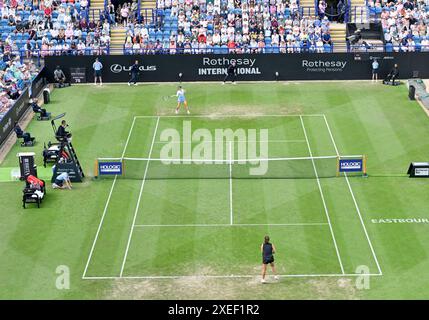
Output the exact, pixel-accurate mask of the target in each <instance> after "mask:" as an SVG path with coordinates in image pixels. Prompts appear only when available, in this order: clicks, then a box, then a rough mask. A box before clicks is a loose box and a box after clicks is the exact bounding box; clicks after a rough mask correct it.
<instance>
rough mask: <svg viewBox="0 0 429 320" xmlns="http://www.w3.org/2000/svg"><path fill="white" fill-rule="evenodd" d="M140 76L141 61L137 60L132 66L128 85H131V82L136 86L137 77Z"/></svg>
mask: <svg viewBox="0 0 429 320" xmlns="http://www.w3.org/2000/svg"><path fill="white" fill-rule="evenodd" d="M138 75H139V61H138V60H136V61H135V62H134V64H133V65H132V66H131V79H130V81H128V85H129V86H130V85H131V82H134V85H135V86H136V85H137V77H138Z"/></svg>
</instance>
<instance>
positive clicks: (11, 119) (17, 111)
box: [0, 70, 46, 146]
mask: <svg viewBox="0 0 429 320" xmlns="http://www.w3.org/2000/svg"><path fill="white" fill-rule="evenodd" d="M44 74H45V71H44V70H42V71H40V72H39V74H38V75H37V77H36V78H34V80H33V82H32V83H31V85H30V86H28V87H27V88H26V89H24V91H23V92H22V94H21V96H20V97H19V98H18V100H16V101H15V103H14V105H13V106H12V108H11V109H10V110H9V111H8V112H7V113H6V115H5V116H4V117H3V119H2V120H1V121H0V146H1V145H2V144H3V142H4V141H5V140H6V139H7V137H8V136H9V134H10V133H11V132H12V131H13V129H14V124H15V122H18V121H19V119H21V117H22V116H23V114H24V113H25V112H26V111H27V109H28V108H29V99H30V98H31V97H35V96H37V95H39V93H40V91H41V90H42V89H43V87H44V86H45V84H46V79H45V78H44Z"/></svg>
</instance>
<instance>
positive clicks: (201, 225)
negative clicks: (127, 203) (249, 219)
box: [134, 222, 328, 228]
mask: <svg viewBox="0 0 429 320" xmlns="http://www.w3.org/2000/svg"><path fill="white" fill-rule="evenodd" d="M326 225H328V223H327V222H308V223H261V224H259V223H234V224H226V223H214V224H136V225H134V227H135V228H164V227H165V228H172V227H182V228H183V227H265V226H268V227H286V226H326Z"/></svg>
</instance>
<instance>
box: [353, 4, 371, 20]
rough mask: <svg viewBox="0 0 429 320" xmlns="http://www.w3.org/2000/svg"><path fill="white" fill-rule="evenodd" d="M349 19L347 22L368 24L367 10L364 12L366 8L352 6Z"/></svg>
mask: <svg viewBox="0 0 429 320" xmlns="http://www.w3.org/2000/svg"><path fill="white" fill-rule="evenodd" d="M358 17H359V19H358ZM365 18H366V19H365ZM349 19H350V20H349V21H348V22H355V23H364V22H369V16H368V10H366V8H365V7H362V6H353V7H351V9H350V15H349ZM364 19H365V20H364Z"/></svg>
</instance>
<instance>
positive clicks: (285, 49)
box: [123, 44, 334, 55]
mask: <svg viewBox="0 0 429 320" xmlns="http://www.w3.org/2000/svg"><path fill="white" fill-rule="evenodd" d="M333 49H334V45H328V44H326V45H324V46H321V47H318V48H316V47H314V48H310V47H309V48H306V47H297V46H265V47H263V48H251V47H247V48H246V49H245V50H243V48H236V49H229V48H228V47H227V46H209V47H207V46H201V47H200V46H197V47H196V48H182V47H176V48H152V49H147V48H140V49H133V48H126V46H125V45H124V47H123V50H124V54H125V55H131V54H141V55H147V54H167V55H168V54H210V53H213V54H242V53H254V54H265V53H273V54H278V53H304V52H309V53H324V52H325V53H328V52H329V53H332V52H333ZM240 50H243V52H238V51H240Z"/></svg>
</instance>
